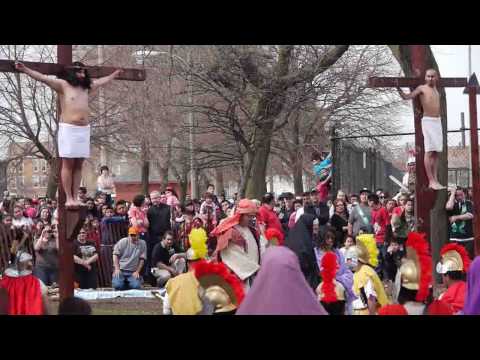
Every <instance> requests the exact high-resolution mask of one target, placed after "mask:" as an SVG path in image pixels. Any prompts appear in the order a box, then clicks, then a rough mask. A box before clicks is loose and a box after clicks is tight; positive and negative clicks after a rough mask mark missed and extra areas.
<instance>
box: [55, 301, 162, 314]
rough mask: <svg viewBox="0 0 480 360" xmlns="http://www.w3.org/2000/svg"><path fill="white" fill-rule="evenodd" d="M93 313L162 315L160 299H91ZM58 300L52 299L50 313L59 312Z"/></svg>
mask: <svg viewBox="0 0 480 360" xmlns="http://www.w3.org/2000/svg"><path fill="white" fill-rule="evenodd" d="M89 303H90V306H91V307H92V315H162V301H161V300H160V299H156V298H155V299H144V298H116V299H103V300H92V301H89ZM57 310H58V300H57V299H50V301H49V313H50V314H52V315H55V314H57Z"/></svg>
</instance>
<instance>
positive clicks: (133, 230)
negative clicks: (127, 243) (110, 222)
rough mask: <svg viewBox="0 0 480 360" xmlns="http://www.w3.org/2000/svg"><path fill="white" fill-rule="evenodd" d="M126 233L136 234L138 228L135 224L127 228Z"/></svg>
mask: <svg viewBox="0 0 480 360" xmlns="http://www.w3.org/2000/svg"><path fill="white" fill-rule="evenodd" d="M128 235H138V229H137V228H136V227H135V226H131V227H130V228H128Z"/></svg>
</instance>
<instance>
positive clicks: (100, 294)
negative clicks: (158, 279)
mask: <svg viewBox="0 0 480 360" xmlns="http://www.w3.org/2000/svg"><path fill="white" fill-rule="evenodd" d="M157 291H158V290H157ZM74 295H75V296H76V297H79V298H81V299H84V300H99V299H113V298H119V297H124V298H154V297H155V295H153V291H152V290H136V289H130V290H93V289H75V290H74Z"/></svg>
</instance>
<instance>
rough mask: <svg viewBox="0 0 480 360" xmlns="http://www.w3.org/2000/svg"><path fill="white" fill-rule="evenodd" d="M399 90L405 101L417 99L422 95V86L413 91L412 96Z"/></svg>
mask: <svg viewBox="0 0 480 360" xmlns="http://www.w3.org/2000/svg"><path fill="white" fill-rule="evenodd" d="M397 90H398V93H399V94H400V97H401V98H402V99H403V100H411V99H414V98H415V97H417V95H420V94H421V93H422V88H421V87H420V86H419V87H417V88H416V89H415V90H413V91H412V92H411V93H410V94H405V93H404V92H403V91H402V89H400V88H397Z"/></svg>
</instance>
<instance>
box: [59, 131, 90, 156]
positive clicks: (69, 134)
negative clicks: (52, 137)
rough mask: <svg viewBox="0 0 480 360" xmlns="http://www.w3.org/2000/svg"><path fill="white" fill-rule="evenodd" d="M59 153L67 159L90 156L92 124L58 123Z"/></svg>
mask: <svg viewBox="0 0 480 360" xmlns="http://www.w3.org/2000/svg"><path fill="white" fill-rule="evenodd" d="M58 155H59V156H60V157H61V158H67V159H79V158H81V159H86V158H89V157H90V125H86V126H77V125H72V124H67V123H64V122H61V123H59V124H58Z"/></svg>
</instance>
